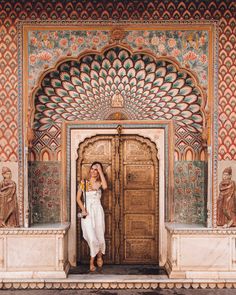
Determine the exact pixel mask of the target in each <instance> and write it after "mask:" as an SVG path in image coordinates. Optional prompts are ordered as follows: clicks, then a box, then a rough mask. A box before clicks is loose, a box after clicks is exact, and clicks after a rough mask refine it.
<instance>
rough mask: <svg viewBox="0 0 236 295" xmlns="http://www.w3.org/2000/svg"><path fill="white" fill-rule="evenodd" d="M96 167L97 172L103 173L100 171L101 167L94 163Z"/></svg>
mask: <svg viewBox="0 0 236 295" xmlns="http://www.w3.org/2000/svg"><path fill="white" fill-rule="evenodd" d="M96 168H97V170H98V172H99V174H100V173H103V172H102V167H101V165H100V164H96Z"/></svg>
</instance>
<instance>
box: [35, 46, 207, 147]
mask: <svg viewBox="0 0 236 295" xmlns="http://www.w3.org/2000/svg"><path fill="white" fill-rule="evenodd" d="M117 92H118V93H119V95H121V96H122V98H123V100H124V102H123V104H124V109H125V111H126V114H127V115H128V117H129V118H132V119H136V120H145V119H151V120H169V119H174V120H175V122H176V125H178V126H182V127H183V129H181V132H180V133H179V134H177V136H178V137H183V138H186V137H187V136H188V134H189V133H190V134H191V133H194V134H199V133H201V132H202V124H203V118H202V113H201V112H200V107H201V102H202V98H201V95H200V92H199V90H198V88H197V87H196V85H195V83H194V81H193V79H192V78H191V77H190V75H189V74H187V73H186V72H185V71H184V70H178V68H177V67H176V66H175V65H174V64H173V63H171V62H168V61H163V60H158V61H155V60H154V59H153V58H152V57H150V56H147V55H146V54H131V53H130V52H129V51H128V50H126V49H124V48H120V47H115V48H112V49H109V50H107V51H106V52H104V54H103V55H102V54H101V55H100V54H96V55H94V54H93V55H92V54H91V55H86V56H84V57H83V58H82V59H81V60H78V61H67V62H64V63H62V64H60V65H59V66H58V68H57V69H56V70H54V71H52V72H50V73H48V74H47V75H46V76H45V77H44V79H43V80H42V84H41V87H40V88H39V90H38V91H37V93H36V95H35V109H36V111H35V117H34V129H35V131H44V132H45V137H46V140H48V139H49V136H48V135H47V130H50V129H52V128H53V127H54V126H57V127H58V126H60V125H61V122H63V121H74V120H99V119H100V120H102V119H104V118H105V117H106V114H108V113H109V111H110V109H111V102H112V99H113V97H114V96H115V95H116V93H117ZM176 130H177V131H178V130H179V129H176ZM183 131H184V132H183ZM190 137H192V136H191V135H190ZM182 143H187V141H182ZM46 146H48V143H47V145H46ZM44 147H45V146H42V148H44ZM52 148H54V146H52ZM176 148H177V149H178V146H177V147H176ZM196 148H198V149H199V146H197V147H196Z"/></svg>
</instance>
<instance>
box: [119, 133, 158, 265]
mask: <svg viewBox="0 0 236 295" xmlns="http://www.w3.org/2000/svg"><path fill="white" fill-rule="evenodd" d="M121 154H122V163H121V175H122V179H121V188H122V196H121V200H122V206H121V211H122V214H121V224H122V226H121V229H122V232H121V236H122V239H121V241H122V257H121V263H127V264H137V263H138V264H141V263H143V264H149V263H150V264H152V263H157V262H158V247H157V242H158V218H157V216H158V202H157V195H158V187H157V185H158V179H157V175H158V171H157V169H158V165H157V153H156V148H155V146H154V144H153V143H151V142H150V141H149V140H147V139H144V138H142V137H140V136H125V137H124V138H123V140H122V145H121Z"/></svg>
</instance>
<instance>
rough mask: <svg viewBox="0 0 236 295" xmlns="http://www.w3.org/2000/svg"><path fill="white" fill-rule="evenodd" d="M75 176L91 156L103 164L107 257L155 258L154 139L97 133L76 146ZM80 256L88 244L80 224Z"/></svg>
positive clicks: (112, 260) (125, 260)
mask: <svg viewBox="0 0 236 295" xmlns="http://www.w3.org/2000/svg"><path fill="white" fill-rule="evenodd" d="M79 151H80V152H79V160H78V163H77V167H78V179H81V178H84V177H85V175H86V173H87V172H88V169H89V167H90V165H91V163H92V162H93V161H100V162H101V163H102V164H103V167H104V171H105V173H106V178H107V180H108V190H106V191H105V192H103V196H102V203H103V208H104V211H105V223H106V233H105V239H106V255H105V259H104V260H105V263H109V264H153V263H157V262H158V246H157V245H158V201H157V200H158V161H157V152H156V148H155V145H154V144H153V143H152V142H150V140H148V139H145V138H143V137H141V136H138V135H120V136H119V135H107V136H96V137H94V138H90V139H88V140H86V141H85V142H83V143H82V144H81V146H80V148H79ZM78 242H79V243H78V245H79V249H78V250H79V251H78V258H79V261H80V262H81V263H88V261H89V249H88V246H87V243H86V242H85V241H84V240H83V239H82V233H81V229H80V222H79V224H78Z"/></svg>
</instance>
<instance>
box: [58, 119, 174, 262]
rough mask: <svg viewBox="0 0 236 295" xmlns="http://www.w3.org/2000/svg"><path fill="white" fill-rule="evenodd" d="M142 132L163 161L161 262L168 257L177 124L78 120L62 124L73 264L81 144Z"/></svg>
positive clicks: (64, 204)
mask: <svg viewBox="0 0 236 295" xmlns="http://www.w3.org/2000/svg"><path fill="white" fill-rule="evenodd" d="M119 126H122V133H123V134H138V135H140V136H143V137H146V138H149V139H150V140H151V141H152V142H154V143H155V144H156V147H157V157H158V160H159V175H160V177H159V188H160V189H159V237H158V240H159V265H160V266H163V265H165V263H166V260H167V232H166V229H165V222H171V221H172V219H173V187H174V184H173V183H174V172H173V171H174V127H173V122H172V121H148V120H147V121H146V120H145V121H130V120H124V121H123V120H122V121H84V122H81V121H74V122H64V123H63V126H62V162H61V163H62V179H63V188H62V189H63V198H62V206H61V208H62V212H61V213H62V220H63V221H64V222H69V223H70V229H69V231H68V247H67V248H68V258H69V261H70V264H71V265H72V266H75V265H76V262H77V245H76V243H77V234H76V230H77V229H76V226H77V222H76V159H77V150H78V147H79V144H80V143H81V142H83V141H84V140H85V139H86V138H89V137H92V136H95V135H109V134H114V133H117V132H118V131H117V130H118V129H119V128H118V127H119Z"/></svg>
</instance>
